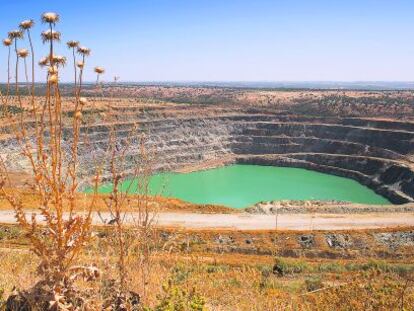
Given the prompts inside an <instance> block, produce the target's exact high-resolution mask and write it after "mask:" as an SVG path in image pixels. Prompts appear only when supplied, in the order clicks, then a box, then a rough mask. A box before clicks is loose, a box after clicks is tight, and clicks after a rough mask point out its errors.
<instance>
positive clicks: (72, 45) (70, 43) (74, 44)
mask: <svg viewBox="0 0 414 311" xmlns="http://www.w3.org/2000/svg"><path fill="white" fill-rule="evenodd" d="M66 45H67V46H68V48H69V49H74V48H77V47H78V46H79V41H75V40H70V41H68V42H66Z"/></svg>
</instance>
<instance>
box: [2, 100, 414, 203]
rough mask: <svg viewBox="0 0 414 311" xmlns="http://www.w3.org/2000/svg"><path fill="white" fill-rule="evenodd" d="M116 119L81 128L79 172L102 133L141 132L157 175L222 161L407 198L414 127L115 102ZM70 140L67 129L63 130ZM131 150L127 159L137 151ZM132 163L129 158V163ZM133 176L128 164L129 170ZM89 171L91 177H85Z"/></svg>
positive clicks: (9, 146) (10, 155)
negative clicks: (293, 170) (312, 174)
mask: <svg viewBox="0 0 414 311" xmlns="http://www.w3.org/2000/svg"><path fill="white" fill-rule="evenodd" d="M112 113H113V115H115V116H116V118H115V120H116V121H115V122H111V123H110V124H109V123H107V122H104V121H98V124H94V125H88V126H85V127H84V128H83V133H84V134H87V136H88V141H89V142H91V143H92V144H91V145H92V146H93V147H91V145H85V146H83V148H81V150H80V157H81V161H82V162H83V163H84V164H85V165H84V167H85V170H87V169H88V168H90V167H91V165H90V163H92V162H93V160H94V158H95V157H99V155H102V154H104V151H105V150H106V148H107V144H108V136H109V135H108V134H109V132H110V131H111V130H115V131H116V132H117V134H118V137H119V138H121V137H126V136H127V135H129V134H130V132H131V130H132V129H133V128H134V126H135V125H136V124H137V123H138V124H139V129H138V130H136V135H135V133H134V136H135V137H136V138H138V137H140V135H141V133H142V131H144V132H145V133H146V134H147V135H146V137H147V147H148V149H149V150H151V151H153V152H155V154H156V161H155V163H156V164H155V167H154V169H156V170H191V169H192V168H193V169H202V168H205V167H211V166H219V165H224V164H228V163H249V164H260V165H278V166H291V167H301V168H309V169H313V170H317V171H321V172H325V173H329V174H335V175H339V176H344V177H349V178H352V179H355V180H357V181H359V182H360V183H362V184H364V185H366V186H368V187H370V188H372V189H373V190H375V191H376V192H377V193H379V194H381V195H383V196H385V197H387V198H388V199H389V200H390V201H391V202H392V203H396V204H401V203H407V202H410V201H412V199H413V197H414V173H413V170H412V157H411V153H412V151H413V150H414V123H413V122H403V121H399V120H393V119H389V118H388V119H375V120H374V119H369V118H362V117H343V118H339V117H331V116H327V117H324V116H302V115H297V114H292V113H289V112H287V111H280V110H272V109H271V108H269V107H267V108H252V107H251V106H246V107H244V106H239V107H236V106H233V105H232V106H230V105H211V106H208V105H186V104H158V105H155V104H153V105H143V104H134V103H129V104H127V105H126V104H124V105H116V106H115V105H114V106H113V107H112ZM66 135H67V136H68V137H70V131H69V130H68V131H67V132H66ZM1 147H2V150H3V156H4V157H6V158H7V160H8V162H9V163H10V164H11V166H13V167H14V168H15V169H16V170H19V169H22V168H24V167H25V166H27V163H25V162H24V161H23V160H21V158H19V156H18V154H17V152H16V144H15V143H14V142H13V140H3V141H2V142H1ZM138 149H139V146H138V145H136V146H133V148H131V149H130V151H129V155H128V158H127V159H130V160H132V159H133V158H135V157H137V154H139V151H138ZM130 162H131V165H132V163H133V161H130ZM128 169H129V170H130V171H131V169H132V167H129V168H127V171H128ZM90 173H91V172H90Z"/></svg>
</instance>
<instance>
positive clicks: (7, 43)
mask: <svg viewBox="0 0 414 311" xmlns="http://www.w3.org/2000/svg"><path fill="white" fill-rule="evenodd" d="M12 43H13V41H12V40H11V39H9V38H6V39H3V45H4V46H10V45H11V44H12Z"/></svg>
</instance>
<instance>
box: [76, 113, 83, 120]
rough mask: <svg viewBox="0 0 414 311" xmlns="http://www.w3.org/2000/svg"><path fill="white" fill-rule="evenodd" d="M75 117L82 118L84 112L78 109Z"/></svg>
mask: <svg viewBox="0 0 414 311" xmlns="http://www.w3.org/2000/svg"><path fill="white" fill-rule="evenodd" d="M75 118H76V119H80V118H82V112H80V111H76V113H75Z"/></svg>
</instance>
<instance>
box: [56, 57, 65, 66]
mask: <svg viewBox="0 0 414 311" xmlns="http://www.w3.org/2000/svg"><path fill="white" fill-rule="evenodd" d="M53 63H54V64H56V65H58V66H62V67H63V66H65V65H66V57H65V56H61V55H53Z"/></svg>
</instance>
